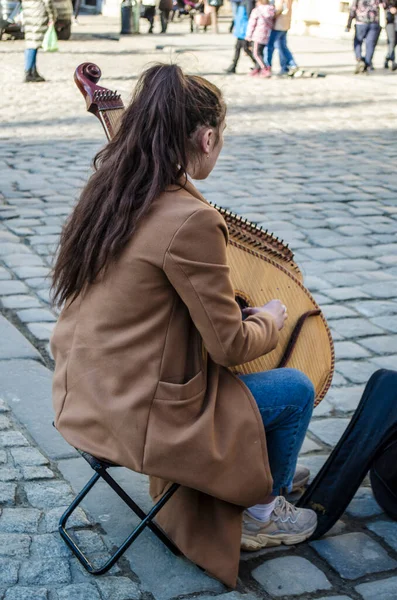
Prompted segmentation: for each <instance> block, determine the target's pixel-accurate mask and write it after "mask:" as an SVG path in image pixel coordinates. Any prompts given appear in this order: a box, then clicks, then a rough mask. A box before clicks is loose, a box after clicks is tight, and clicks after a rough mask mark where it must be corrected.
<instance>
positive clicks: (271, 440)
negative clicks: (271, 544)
mask: <svg viewBox="0 0 397 600" xmlns="http://www.w3.org/2000/svg"><path fill="white" fill-rule="evenodd" d="M240 379H241V380H242V381H243V382H244V383H245V385H246V386H247V387H248V389H249V390H250V392H251V394H252V395H253V397H254V398H255V401H256V403H257V405H258V408H259V412H260V414H261V417H262V421H263V425H264V427H265V432H266V440H267V452H268V456H269V464H270V470H271V473H272V476H273V491H272V494H273V495H275V496H278V495H279V494H280V493H283V492H290V491H291V489H292V480H293V478H294V474H295V469H296V463H297V461H298V455H299V451H300V449H301V447H302V444H303V441H304V439H305V435H306V431H307V428H308V426H309V422H310V418H311V416H312V412H313V406H314V387H313V384H312V382H311V381H310V379H309V378H308V377H306V375H305V374H304V373H302V372H301V371H298V370H297V369H275V370H273V371H265V372H263V373H251V374H250V375H241V376H240Z"/></svg>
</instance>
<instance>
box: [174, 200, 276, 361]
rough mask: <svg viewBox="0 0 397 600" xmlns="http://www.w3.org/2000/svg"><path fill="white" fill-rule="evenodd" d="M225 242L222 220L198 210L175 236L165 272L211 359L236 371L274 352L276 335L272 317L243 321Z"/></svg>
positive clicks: (225, 236) (213, 213) (209, 212)
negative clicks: (239, 367)
mask: <svg viewBox="0 0 397 600" xmlns="http://www.w3.org/2000/svg"><path fill="white" fill-rule="evenodd" d="M227 237H228V232H227V226H226V223H225V221H224V219H223V218H222V217H221V215H220V214H219V213H218V212H217V211H216V210H214V209H211V208H203V209H202V210H201V209H200V210H198V211H196V212H195V213H193V214H192V215H191V216H190V217H189V218H188V219H187V220H186V221H185V222H184V224H183V225H182V226H181V227H180V228H179V229H178V231H177V232H176V234H175V235H174V238H173V240H172V242H171V244H170V246H169V248H168V250H167V252H166V254H165V257H164V264H163V268H164V272H165V273H166V275H167V277H168V279H169V281H170V282H171V284H172V286H173V287H174V288H175V290H176V291H177V293H178V294H179V296H180V297H181V299H182V300H183V302H184V303H185V304H186V306H187V307H188V309H189V312H190V315H191V317H192V320H193V322H194V324H195V326H196V327H197V329H198V331H199V332H200V334H201V337H202V339H203V342H204V345H205V347H206V349H207V351H208V352H209V354H210V355H211V357H212V359H213V360H214V361H215V362H216V363H217V364H220V365H223V366H225V367H232V366H236V365H239V364H243V363H245V362H248V361H250V360H254V359H255V358H258V357H259V356H262V355H263V354H266V353H267V352H270V351H271V350H273V349H274V348H275V347H276V345H277V342H278V330H277V326H276V323H275V321H274V319H273V317H272V316H271V315H270V314H266V313H263V314H258V315H254V316H251V317H248V318H247V319H246V320H245V321H242V318H241V311H240V308H239V307H238V305H237V303H236V301H235V299H234V290H233V286H232V283H231V280H230V269H229V267H228V265H227V258H226V247H227Z"/></svg>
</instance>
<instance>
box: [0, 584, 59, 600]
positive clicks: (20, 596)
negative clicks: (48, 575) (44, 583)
mask: <svg viewBox="0 0 397 600" xmlns="http://www.w3.org/2000/svg"><path fill="white" fill-rule="evenodd" d="M47 599H48V593H47V590H46V588H42V587H41V588H31V587H22V586H20V585H17V586H15V587H12V588H10V589H8V590H7V592H6V595H5V596H4V600H47Z"/></svg>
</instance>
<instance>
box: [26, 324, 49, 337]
mask: <svg viewBox="0 0 397 600" xmlns="http://www.w3.org/2000/svg"><path fill="white" fill-rule="evenodd" d="M54 327H55V323H43V322H41V323H28V329H29V330H30V331H31V333H33V335H34V336H35V337H37V339H39V340H49V339H50V337H51V334H52V332H53V329H54Z"/></svg>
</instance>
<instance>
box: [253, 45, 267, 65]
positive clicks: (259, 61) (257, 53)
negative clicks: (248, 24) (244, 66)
mask: <svg viewBox="0 0 397 600" xmlns="http://www.w3.org/2000/svg"><path fill="white" fill-rule="evenodd" d="M263 49H264V45H263V44H258V42H254V50H253V55H254V58H255V61H256V67H257V69H259V70H262V69H264V68H265V67H266V65H265V63H264V62H263Z"/></svg>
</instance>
